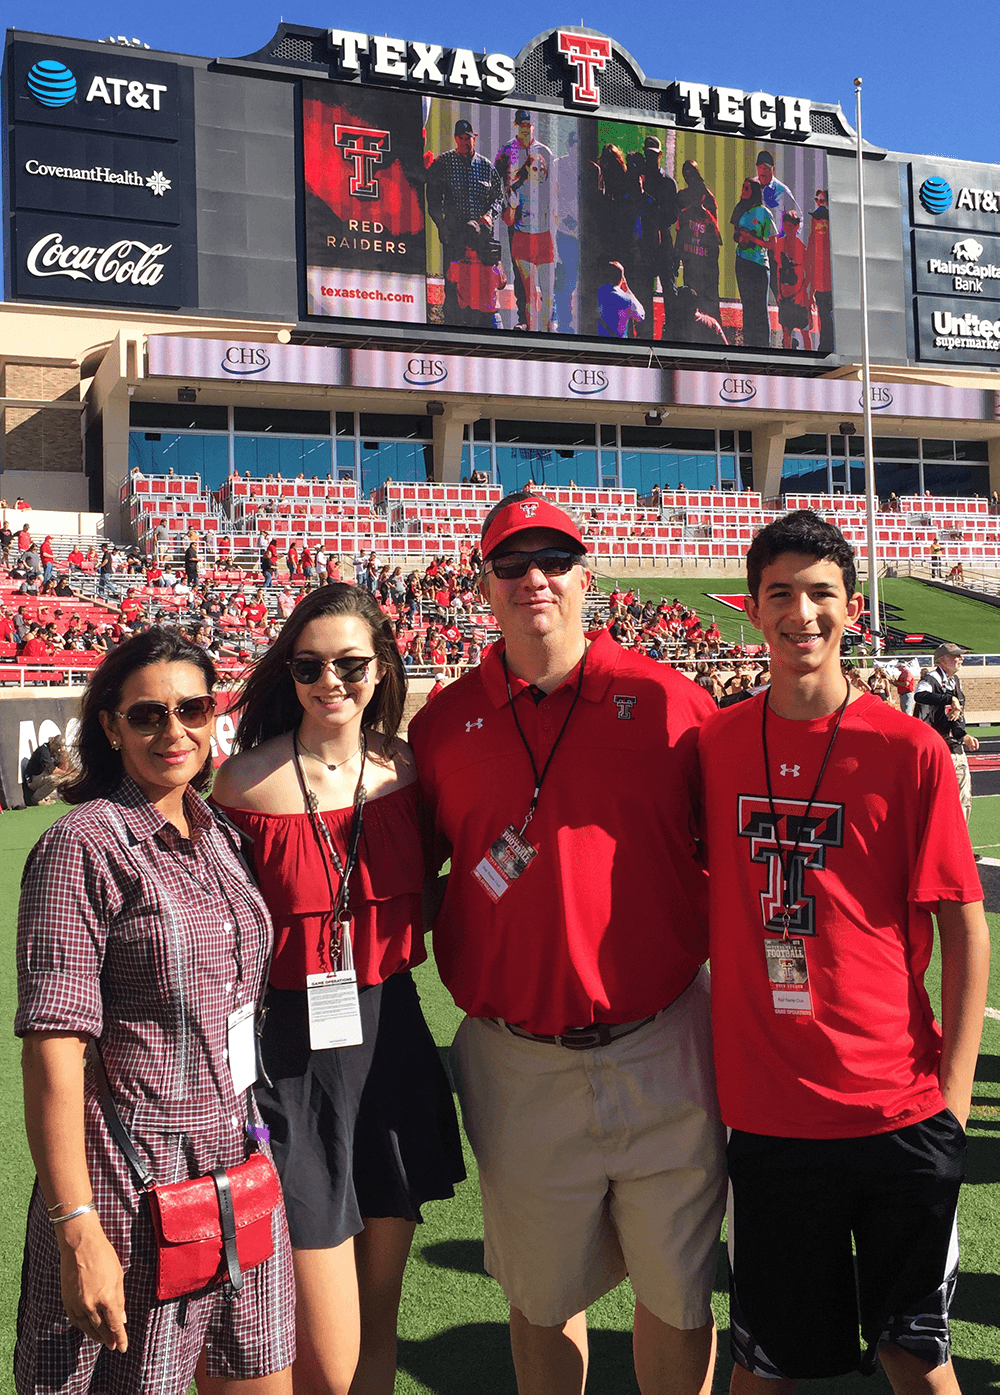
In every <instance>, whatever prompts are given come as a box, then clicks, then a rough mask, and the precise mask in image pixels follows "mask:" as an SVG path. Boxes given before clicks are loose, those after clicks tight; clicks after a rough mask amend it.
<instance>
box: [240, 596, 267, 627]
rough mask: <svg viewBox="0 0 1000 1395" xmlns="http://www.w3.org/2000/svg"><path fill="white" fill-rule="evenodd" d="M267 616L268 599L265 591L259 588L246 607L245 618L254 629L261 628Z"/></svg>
mask: <svg viewBox="0 0 1000 1395" xmlns="http://www.w3.org/2000/svg"><path fill="white" fill-rule="evenodd" d="M266 616H267V601H266V600H265V599H264V592H263V591H262V590H259V591H258V592H257V594H256V596H254V598H253V600H252V601H251V603H250V604H249V605H248V606H245V607H244V610H243V619H244V620H245V621H246V623H247V624H248V625H249V626H250V627H251V628H252V629H255V630H256V629H259V628H260V626H261V625H262V624H263V623H264V620H265V618H266Z"/></svg>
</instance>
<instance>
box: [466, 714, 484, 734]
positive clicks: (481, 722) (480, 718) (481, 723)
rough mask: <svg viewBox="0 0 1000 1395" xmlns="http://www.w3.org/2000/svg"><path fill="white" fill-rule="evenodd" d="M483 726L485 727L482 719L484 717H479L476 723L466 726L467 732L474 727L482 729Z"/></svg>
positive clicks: (467, 723)
mask: <svg viewBox="0 0 1000 1395" xmlns="http://www.w3.org/2000/svg"><path fill="white" fill-rule="evenodd" d="M482 725H483V719H482V717H477V718H476V720H475V721H474V722H466V724H465V730H466V731H471V730H472V728H473V727H482Z"/></svg>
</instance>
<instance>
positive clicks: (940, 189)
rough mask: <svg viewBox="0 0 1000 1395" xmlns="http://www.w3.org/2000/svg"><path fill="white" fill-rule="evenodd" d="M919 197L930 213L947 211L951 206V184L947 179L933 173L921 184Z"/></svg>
mask: <svg viewBox="0 0 1000 1395" xmlns="http://www.w3.org/2000/svg"><path fill="white" fill-rule="evenodd" d="M917 197H918V198H919V199H920V202H921V203H922V204H923V206H924V208H925V209H926V210H927V212H928V213H934V214H939V213H947V212H948V209H949V208H950V207H951V200H952V192H951V185H950V184H949V183H948V181H947V180H946V179H941V178H939V176H938V175H931V176H930V177H929V178H928V179H925V180H924V182H923V184H921V186H920V190H919V192H918V194H917Z"/></svg>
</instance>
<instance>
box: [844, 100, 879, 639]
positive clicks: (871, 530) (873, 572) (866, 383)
mask: <svg viewBox="0 0 1000 1395" xmlns="http://www.w3.org/2000/svg"><path fill="white" fill-rule="evenodd" d="M854 99H855V101H854V105H855V118H854V127H855V135H856V138H857V143H858V260H859V265H860V272H861V395H862V397H863V398H864V416H865V506H866V508H867V510H868V618H869V628H870V629H871V636H872V648H873V650H874V651H875V653H876V654H880V653H881V652H882V614H881V611H880V609H879V601H878V557H877V555H876V552H875V460H874V454H875V452H874V447H873V445H872V375H871V360H870V356H869V349H868V265H867V257H866V253H865V173H864V156H863V152H862V142H861V78H859V77H857V78H855V79H854ZM845 456H846V461H847V464H846V469H847V472H848V474H847V482H848V486H850V480H851V476H850V469H851V457H850V454H849V453H848V452H846V451H845Z"/></svg>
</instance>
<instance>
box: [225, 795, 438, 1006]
mask: <svg viewBox="0 0 1000 1395" xmlns="http://www.w3.org/2000/svg"><path fill="white" fill-rule="evenodd" d="M417 797H418V786H417V785H415V784H414V785H407V786H406V788H405V789H402V790H393V791H392V793H391V794H387V795H383V796H382V797H381V798H379V799H370V800H369V801H368V802H367V803H366V804H365V813H364V823H363V824H362V833H361V842H360V845H359V848H358V862H357V866H356V867H355V869H354V872H353V874H352V876H351V898H350V908H351V914H352V915H353V917H354V936H353V948H354V966H355V968H356V969H357V973H358V983H359V984H361V985H362V986H364V985H366V984H374V983H384V982H385V980H386V979H387V978H389V977H390V976H391V975H392V974H397V973H402V972H403V971H404V970H406V969H410V968H412V967H413V966H414V965H416V964H422V963H423V962H424V960H425V959H426V958H427V952H426V950H425V949H424V941H423V915H422V909H421V893H422V889H423V877H424V859H423V852H422V850H421V843H420V830H419V825H418V821H417ZM219 807H220V808H223V809H225V811H226V813H227V814H228V815H229V817H230V818H231V819H232V820H233V822H234V823H236V824H239V826H240V828H242V829H244V830H245V831H246V832H247V833H248V834H249V835H250V837H251V838H252V839H253V844H254V863H255V865H256V868H257V874H258V876H259V877H260V889H261V892H262V894H263V897H264V900H265V901H266V902H267V907H268V910H269V911H270V912H271V919H272V920H273V921H274V958H273V960H272V961H271V978H270V982H271V983H272V984H273V985H274V987H275V988H293V989H304V988H305V986H306V975H307V974H318V973H323V972H326V971H328V969H329V967H330V966H329V965H328V964H323V963H321V961H320V957H319V954H318V953H317V946H318V941H319V937H320V934H321V933H322V935H323V938H324V941H325V942H326V943H327V944H329V936H330V933H331V930H332V931H333V933H336V927H334V926H332V925H331V922H332V916H331V914H330V888H329V884H328V882H327V879H326V874H325V872H324V871H323V863H322V861H321V855H320V851H319V846H318V844H317V841H316V834H315V832H314V830H313V826H312V822H311V820H310V818H309V815H308V814H306V813H301V814H256V813H252V812H251V811H250V810H249V809H230V808H227V807H226V806H225V805H220V806H219ZM353 816H354V811H353V809H336V810H332V811H328V812H325V813H324V814H323V815H322V818H323V819H324V820H325V821H326V823H327V825H328V826H329V828H330V831H331V832H332V834H333V841H334V844H335V845H336V848H337V851H338V853H339V854H340V859H341V862H342V863H343V860H344V858H345V857H346V856H347V840H348V838H349V836H350V831H351V820H352V818H353ZM330 875H331V877H332V879H333V886H334V890H335V891H337V892H339V890H340V878H339V877H338V876H337V873H336V870H335V869H334V868H332V867H331V869H330Z"/></svg>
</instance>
